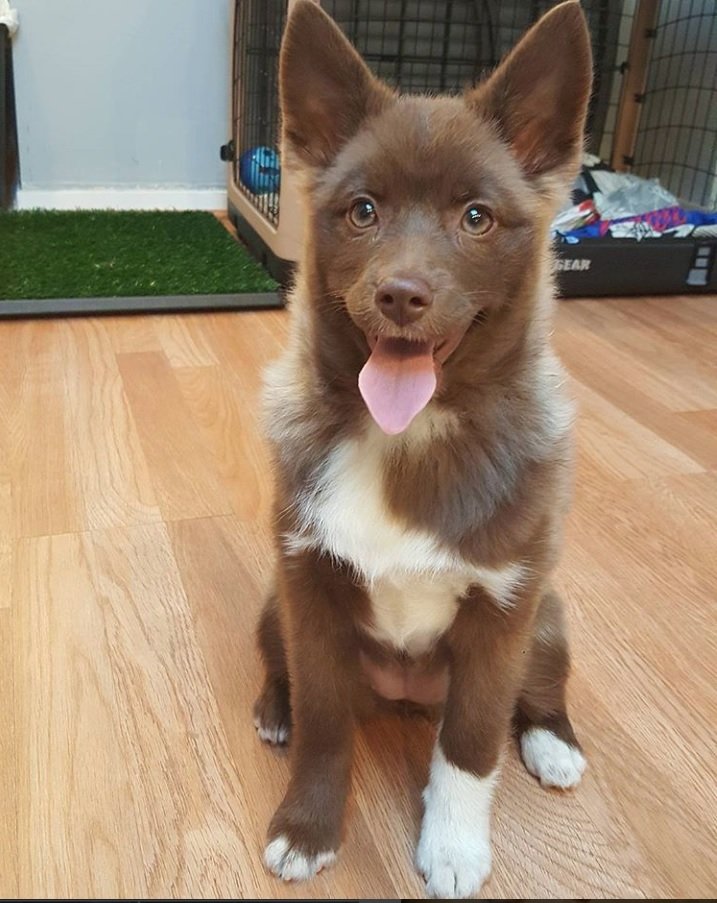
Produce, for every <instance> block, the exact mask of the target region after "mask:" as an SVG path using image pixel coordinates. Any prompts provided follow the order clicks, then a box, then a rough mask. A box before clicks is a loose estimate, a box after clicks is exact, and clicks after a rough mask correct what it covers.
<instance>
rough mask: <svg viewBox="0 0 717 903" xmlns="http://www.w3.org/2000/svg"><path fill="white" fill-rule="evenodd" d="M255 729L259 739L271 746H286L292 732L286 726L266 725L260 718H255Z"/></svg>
mask: <svg viewBox="0 0 717 903" xmlns="http://www.w3.org/2000/svg"><path fill="white" fill-rule="evenodd" d="M254 727H255V728H256V732H257V734H258V735H259V739H260V740H262V741H263V742H264V743H268V744H269V745H270V746H286V744H287V743H288V742H289V737H290V735H291V731H290V729H289V727H288V725H285V724H268V725H267V724H264V723H263V722H262V721H261V720H260V719H259V718H254Z"/></svg>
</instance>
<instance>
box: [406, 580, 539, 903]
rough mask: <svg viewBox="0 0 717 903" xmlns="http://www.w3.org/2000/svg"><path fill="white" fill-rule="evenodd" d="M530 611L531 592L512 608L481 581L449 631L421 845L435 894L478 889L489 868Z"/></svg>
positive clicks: (419, 860) (421, 861)
mask: <svg viewBox="0 0 717 903" xmlns="http://www.w3.org/2000/svg"><path fill="white" fill-rule="evenodd" d="M531 614H532V601H531V599H529V598H526V599H524V600H523V601H522V602H519V603H517V604H516V605H515V606H514V607H513V608H512V609H511V610H509V611H506V610H502V609H500V608H499V607H498V606H497V605H496V604H495V603H494V602H493V601H492V600H491V599H490V598H489V597H488V595H487V594H486V593H484V592H483V591H482V590H480V589H478V588H476V589H475V590H474V591H472V592H471V593H470V594H469V596H468V597H467V598H466V599H464V600H463V602H462V603H461V608H460V609H459V612H458V615H457V616H456V620H455V621H454V623H453V625H452V627H451V629H450V631H449V633H448V635H447V637H446V639H447V641H448V645H449V647H450V652H451V666H450V688H449V691H448V698H447V700H446V708H445V712H444V718H443V723H442V725H441V729H440V732H439V735H438V738H437V740H436V746H435V749H434V752H433V761H432V763H431V773H430V778H429V782H428V786H427V787H426V790H425V792H424V802H425V811H424V816H423V825H422V827H421V836H420V839H419V842H418V849H417V852H416V865H417V866H418V869H419V871H420V872H421V873H422V874H423V876H424V877H425V879H426V886H427V890H428V893H429V894H430V895H431V896H434V897H441V898H453V897H468V896H472V895H473V894H475V893H477V892H478V890H479V889H480V887H481V885H482V884H483V882H484V881H485V880H486V878H487V877H488V875H489V874H490V870H491V848H490V812H491V803H492V799H493V792H494V790H495V786H496V783H497V781H498V775H499V770H500V759H501V754H502V751H503V747H504V744H505V741H506V737H507V734H508V731H509V726H510V720H511V715H512V712H513V707H514V704H515V700H516V697H517V694H518V692H519V686H520V678H521V674H522V670H523V659H524V655H523V651H524V649H525V648H526V639H525V637H526V627H527V626H528V624H529V623H530V618H531Z"/></svg>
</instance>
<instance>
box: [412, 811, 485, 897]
mask: <svg viewBox="0 0 717 903" xmlns="http://www.w3.org/2000/svg"><path fill="white" fill-rule="evenodd" d="M416 866H417V868H418V870H419V872H420V873H421V874H422V875H423V877H424V878H425V880H426V890H427V892H428V894H429V896H431V897H439V898H441V899H444V900H449V899H450V900H453V899H456V898H461V897H472V896H475V894H477V893H478V891H479V890H480V889H481V887H482V886H483V883H484V881H485V880H486V878H487V877H488V875H490V869H491V853H490V842H489V841H488V840H486V839H484V838H483V837H481V836H479V835H476V834H473V833H470V832H468V833H466V834H463V835H460V834H459V835H456V833H455V831H449V832H448V833H446V834H440V833H438V831H437V830H435V829H431V828H429V826H428V825H426V824H425V822H424V826H423V830H422V831H421V839H420V840H419V842H418V849H417V850H416Z"/></svg>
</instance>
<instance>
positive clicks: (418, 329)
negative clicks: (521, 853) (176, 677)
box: [255, 0, 591, 897]
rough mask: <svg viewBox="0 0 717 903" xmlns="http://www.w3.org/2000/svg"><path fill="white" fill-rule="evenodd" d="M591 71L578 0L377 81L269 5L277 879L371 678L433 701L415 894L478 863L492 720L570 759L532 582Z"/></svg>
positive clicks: (552, 556) (492, 768) (314, 819)
mask: <svg viewBox="0 0 717 903" xmlns="http://www.w3.org/2000/svg"><path fill="white" fill-rule="evenodd" d="M590 81H591V58H590V46H589V40H588V34H587V30H586V26H585V20H584V17H583V14H582V12H581V10H580V6H579V4H578V3H577V2H574V0H572V2H567V3H564V4H562V5H560V6H557V7H556V8H554V9H553V10H552V11H551V12H550V13H548V14H547V15H546V16H545V17H544V18H543V19H542V20H541V21H540V22H539V23H538V24H537V25H536V26H534V27H533V28H532V29H531V30H530V31H529V32H528V34H527V35H526V36H525V37H524V38H523V40H522V41H521V42H520V44H519V45H518V46H517V47H516V48H515V49H514V50H513V52H512V53H511V54H510V55H509V56H508V57H507V59H506V60H505V61H504V62H503V63H502V64H501V65H500V66H499V68H498V69H497V70H496V71H495V73H494V74H493V75H492V76H491V77H490V78H488V79H487V80H486V81H484V82H483V83H482V84H480V85H479V86H478V87H477V88H475V89H472V90H469V91H468V92H467V93H466V94H465V95H464V96H463V97H460V98H449V97H443V98H430V97H408V96H404V97H402V96H398V95H396V94H395V93H394V92H393V91H391V90H390V89H389V88H388V87H387V86H386V85H384V84H382V83H380V82H379V81H377V80H376V79H375V78H374V77H373V76H372V75H371V73H370V72H369V70H368V68H367V67H366V65H365V64H364V63H363V61H362V60H361V58H360V57H359V56H358V54H357V53H356V51H355V50H354V49H353V48H352V47H351V45H350V44H349V43H348V41H347V40H346V39H345V38H344V37H343V35H342V33H341V32H340V30H339V29H338V28H337V27H336V25H335V24H334V23H333V22H332V21H331V20H330V19H329V17H328V16H327V15H325V14H324V13H323V12H322V11H321V9H320V8H319V7H318V6H316V5H315V4H314V3H312V2H309V0H299V2H298V3H297V4H296V5H295V6H294V9H293V12H292V13H291V15H290V18H289V23H288V26H287V30H286V34H285V38H284V44H283V48H282V52H281V102H282V111H283V123H284V135H283V140H284V158H283V159H284V163H285V166H286V165H290V166H291V165H293V166H295V167H299V168H300V169H301V171H302V173H303V174H304V175H305V195H306V204H307V211H308V237H307V243H306V248H305V253H304V256H303V260H302V261H301V266H300V269H299V275H298V279H297V284H296V288H295V290H294V292H293V298H292V302H291V313H292V333H291V338H290V342H289V347H288V349H287V351H286V352H285V354H284V356H283V358H282V359H281V360H280V361H279V363H278V364H276V365H275V366H274V368H273V369H272V371H271V373H270V375H269V377H268V386H267V403H268V432H269V436H270V439H271V443H272V449H273V457H274V466H275V472H276V481H277V502H276V523H275V526H276V538H277V551H278V567H277V576H276V593H275V595H274V596H273V597H272V598H271V599H270V601H269V603H268V605H267V607H266V609H265V611H264V613H263V616H262V620H261V625H260V631H259V639H260V647H261V651H262V655H263V659H264V662H265V665H266V672H267V673H266V683H265V686H264V689H263V692H262V695H261V697H260V699H259V701H258V702H257V705H256V711H255V715H256V723H257V728H258V730H259V733H260V735H261V736H262V738H263V739H265V740H268V741H270V742H275V743H283V742H286V741H287V740H288V737H289V733H290V732H291V733H292V744H293V758H292V777H291V782H290V785H289V789H288V792H287V794H286V797H285V799H284V801H283V803H282V804H281V806H280V807H279V810H278V811H277V813H276V815H275V817H274V819H273V821H272V823H271V827H270V829H269V843H268V846H267V848H266V853H265V861H266V863H267V865H268V867H269V868H270V869H271V870H272V871H273V872H274V873H275V874H277V875H279V876H281V877H282V878H285V879H300V878H310V877H311V876H312V875H314V874H315V873H316V872H317V871H319V870H320V869H321V868H322V867H323V866H325V865H327V864H328V863H330V862H331V861H332V860H333V859H334V856H335V854H336V851H337V849H338V847H339V842H340V836H341V828H342V817H343V812H344V804H345V801H346V797H347V793H348V790H349V780H350V771H351V758H352V735H353V732H354V727H355V722H356V718H357V715H358V713H359V711H360V708H361V706H360V702H361V700H365V699H366V698H367V697H369V696H371V695H372V694H378V695H381V696H384V697H387V698H389V699H410V700H414V701H416V702H419V703H424V704H426V705H435V704H436V703H442V704H443V705H442V709H441V713H442V721H441V726H440V731H439V736H438V739H437V742H436V746H435V752H434V755H433V762H432V765H431V775H430V781H429V784H428V786H427V788H426V790H425V794H424V799H425V814H424V818H423V825H422V829H421V836H420V841H419V844H418V851H417V856H416V862H417V865H418V868H419V870H420V871H421V872H422V873H423V875H424V876H425V878H426V882H427V888H428V891H429V893H432V894H434V895H437V896H440V897H454V896H467V895H470V894H472V893H474V892H476V891H477V890H478V889H479V888H480V886H481V884H482V883H483V881H484V880H485V879H486V877H487V876H488V874H489V872H490V867H491V852H490V839H489V821H490V807H491V797H492V795H493V790H494V787H495V784H496V781H497V778H498V772H499V767H500V760H501V754H502V751H503V748H504V745H505V743H506V738H507V735H508V733H509V729H510V724H511V719H514V722H515V725H516V728H517V731H518V734H519V738H520V746H521V751H522V756H523V760H524V762H525V765H526V767H527V768H528V770H529V771H530V772H531V773H532V774H534V775H535V776H536V777H537V778H539V779H540V781H541V783H543V784H544V785H547V786H553V787H563V788H566V787H572V786H573V785H575V784H577V783H578V781H579V780H580V777H581V775H582V772H583V770H584V768H585V759H584V758H583V755H582V753H581V751H580V747H579V745H578V743H577V741H576V739H575V735H574V734H573V731H572V728H571V726H570V722H569V720H568V716H567V713H566V703H565V683H566V679H567V673H568V652H567V644H566V639H565V633H564V628H563V619H562V611H561V604H560V601H559V599H558V598H557V597H556V596H555V594H554V593H553V592H552V590H551V587H550V574H551V571H552V570H553V568H554V566H555V563H556V560H557V557H558V552H559V546H560V531H561V521H562V519H563V516H564V512H565V507H566V502H567V500H568V495H569V481H570V473H571V420H572V409H571V404H570V402H569V401H568V400H567V399H566V398H565V396H564V395H563V390H562V383H563V373H562V370H561V367H560V365H559V363H558V362H557V361H556V359H555V357H554V355H553V352H552V350H551V347H550V340H549V337H550V330H551V317H552V312H553V287H552V282H551V275H550V272H551V255H550V247H549V238H548V227H549V223H550V221H551V219H552V217H553V216H554V214H555V212H556V209H557V207H558V205H559V203H560V202H561V201H562V200H563V197H564V196H565V195H566V193H567V191H568V188H569V185H570V183H571V181H572V179H573V178H574V175H575V172H576V169H577V165H578V161H579V157H580V153H581V144H582V132H583V125H584V120H585V112H586V106H587V101H588V96H589V93H590Z"/></svg>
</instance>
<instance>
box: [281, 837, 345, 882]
mask: <svg viewBox="0 0 717 903" xmlns="http://www.w3.org/2000/svg"><path fill="white" fill-rule="evenodd" d="M335 859H336V851H335V850H325V851H323V852H321V853H312V854H310V853H303V852H302V851H301V850H300V849H298V847H296V846H293V845H292V843H291V841H290V840H289V838H288V837H287V836H286V835H285V834H280V835H279V837H275V838H274V839H273V840H270V841H269V843H268V844H267V845H266V849H265V850H264V862H265V864H266V867H267V868H268V869H269V871H270V872H273V874H275V875H276V877H277V878H281V879H282V880H283V881H308V880H309V878H313V877H314V875H318V873H319V872H320V871H321V870H322V869H324V868H327V866H330V865H331V864H332V863H333V862H334V860H335Z"/></svg>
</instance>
